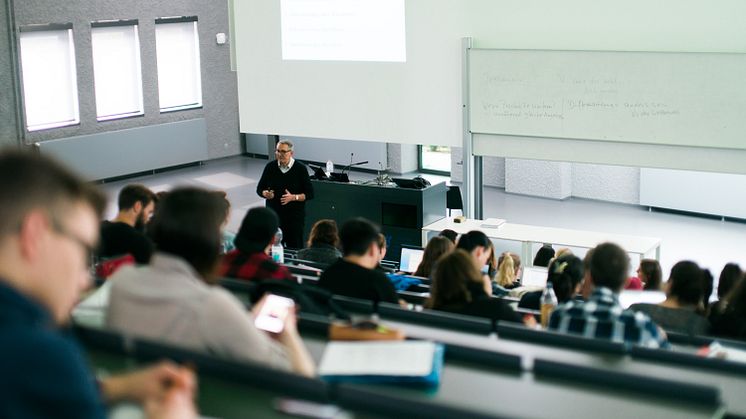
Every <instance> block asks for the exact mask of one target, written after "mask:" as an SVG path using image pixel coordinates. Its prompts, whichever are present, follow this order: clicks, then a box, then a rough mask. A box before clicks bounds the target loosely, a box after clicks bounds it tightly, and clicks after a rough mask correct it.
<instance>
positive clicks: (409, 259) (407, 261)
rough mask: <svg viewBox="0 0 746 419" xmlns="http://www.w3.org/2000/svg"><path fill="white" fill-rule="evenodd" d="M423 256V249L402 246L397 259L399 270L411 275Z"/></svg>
mask: <svg viewBox="0 0 746 419" xmlns="http://www.w3.org/2000/svg"><path fill="white" fill-rule="evenodd" d="M424 254H425V249H423V248H421V247H418V246H408V245H406V244H403V245H402V246H401V257H400V259H399V270H401V271H404V272H409V273H412V272H414V271H416V270H417V267H418V266H420V262H422V256H423V255H424Z"/></svg>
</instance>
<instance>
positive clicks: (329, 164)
mask: <svg viewBox="0 0 746 419" xmlns="http://www.w3.org/2000/svg"><path fill="white" fill-rule="evenodd" d="M333 171H334V163H332V161H331V160H327V161H326V177H329V176H331V175H332V172H333Z"/></svg>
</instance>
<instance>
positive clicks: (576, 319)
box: [549, 243, 668, 348]
mask: <svg viewBox="0 0 746 419" xmlns="http://www.w3.org/2000/svg"><path fill="white" fill-rule="evenodd" d="M628 266H629V256H627V252H625V251H624V249H622V248H621V247H619V246H617V245H615V244H613V243H603V244H600V245H598V246H597V247H596V248H595V249H593V250H592V252H591V254H590V260H589V267H590V275H589V276H586V278H587V279H589V280H590V281H589V282H590V286H591V287H592V293H591V295H590V297H589V298H588V301H585V302H577V301H574V300H570V301H567V302H565V303H564V304H560V305H558V306H557V308H556V309H555V310H554V312H553V313H552V316H551V318H550V319H549V330H554V331H557V332H561V333H568V334H573V335H578V336H585V337H594V338H597V339H606V340H610V341H612V342H618V343H630V344H634V345H640V346H646V347H650V348H659V347H667V346H668V341H667V339H666V337H665V334H664V333H663V331H662V330H661V329H660V328H659V327H658V326H657V325H656V324H655V323H653V321H652V320H651V319H650V317H648V316H647V315H646V314H643V313H638V312H634V311H632V310H625V309H623V308H622V306H621V305H620V304H619V292H621V290H622V288H623V287H624V282H625V280H626V279H627V270H628Z"/></svg>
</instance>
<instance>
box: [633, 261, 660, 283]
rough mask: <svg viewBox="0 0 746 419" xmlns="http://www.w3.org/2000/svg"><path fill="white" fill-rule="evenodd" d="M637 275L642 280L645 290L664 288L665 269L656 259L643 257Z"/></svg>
mask: <svg viewBox="0 0 746 419" xmlns="http://www.w3.org/2000/svg"><path fill="white" fill-rule="evenodd" d="M637 277H638V278H640V282H642V289H643V290H645V291H660V290H662V289H663V270H662V269H661V264H660V263H659V262H658V261H657V260H655V259H642V260H641V261H640V266H639V267H638V268H637Z"/></svg>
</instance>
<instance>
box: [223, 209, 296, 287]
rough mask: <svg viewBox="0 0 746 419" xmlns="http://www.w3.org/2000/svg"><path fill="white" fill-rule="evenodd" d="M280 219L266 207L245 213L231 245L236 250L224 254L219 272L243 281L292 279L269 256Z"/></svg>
mask: <svg viewBox="0 0 746 419" xmlns="http://www.w3.org/2000/svg"><path fill="white" fill-rule="evenodd" d="M279 225H280V220H279V218H278V217H277V214H275V212H274V211H272V210H271V209H269V208H261V207H257V208H252V209H250V210H249V212H247V213H246V216H245V217H244V219H243V221H242V222H241V228H240V229H239V230H238V234H237V235H236V239H235V240H234V244H235V245H236V250H233V251H230V252H228V254H226V255H225V256H224V257H223V261H222V263H221V266H220V271H219V275H220V276H223V277H227V278H239V279H246V280H250V281H251V280H261V279H289V280H295V279H294V278H293V275H292V274H291V273H290V271H288V269H287V268H286V267H284V266H281V265H278V264H277V263H275V262H274V261H273V260H272V258H271V257H270V256H269V249H270V247H271V246H272V242H273V241H274V237H275V233H277V227H278V226H279Z"/></svg>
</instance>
